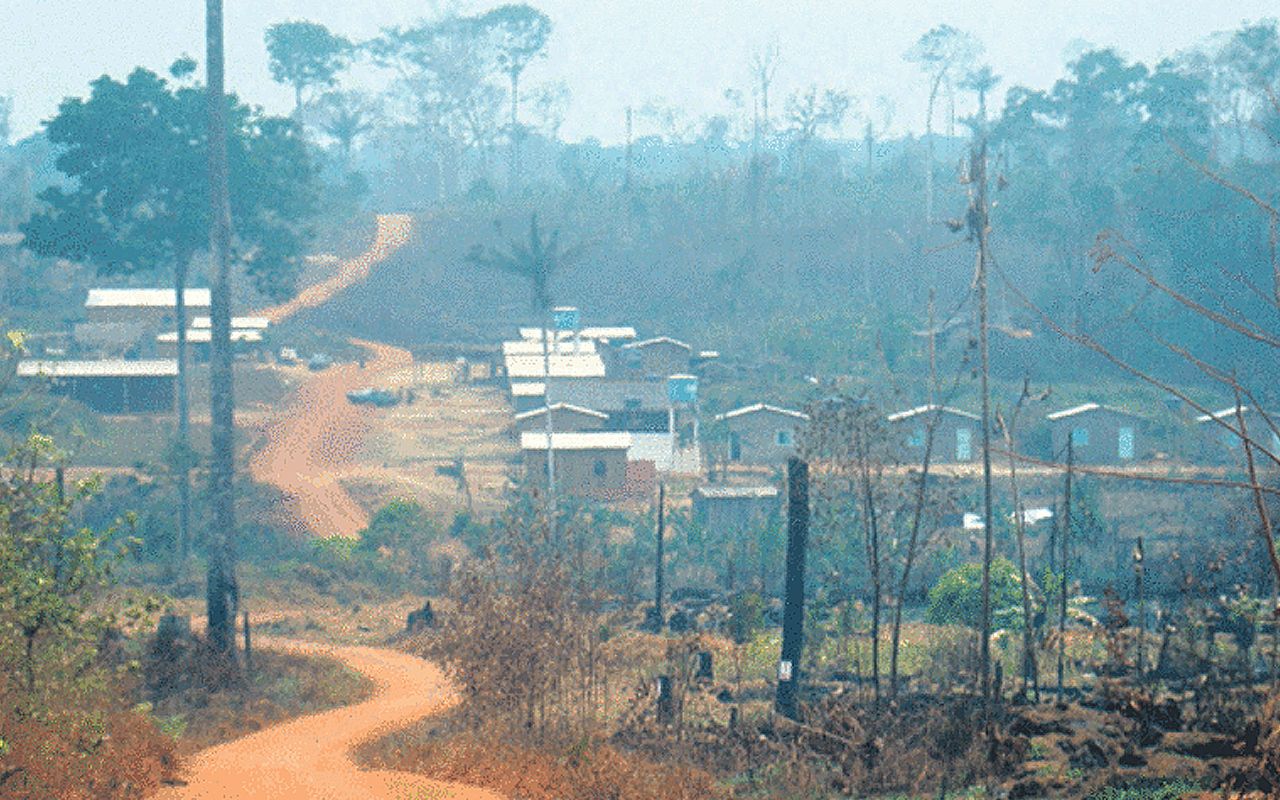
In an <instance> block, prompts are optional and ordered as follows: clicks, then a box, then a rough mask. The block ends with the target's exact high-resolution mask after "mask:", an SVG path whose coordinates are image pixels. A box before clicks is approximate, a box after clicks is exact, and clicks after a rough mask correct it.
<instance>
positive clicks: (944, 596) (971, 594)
mask: <svg viewBox="0 0 1280 800" xmlns="http://www.w3.org/2000/svg"><path fill="white" fill-rule="evenodd" d="M991 617H992V620H991V624H992V627H993V628H1012V629H1017V630H1021V628H1022V626H1023V624H1024V620H1023V614H1022V581H1021V580H1020V579H1019V577H1018V568H1017V567H1015V566H1014V565H1013V562H1011V561H1010V560H1009V559H1007V558H997V559H995V560H994V561H992V562H991ZM925 620H926V621H927V622H931V623H933V624H935V625H967V626H969V627H971V628H979V627H981V626H982V565H981V564H962V565H960V566H958V567H955V568H954V569H950V570H948V571H947V572H945V573H944V574H943V575H942V577H941V578H939V579H938V582H937V583H935V584H934V585H933V588H931V589H930V590H929V607H928V609H927V611H926V612H925Z"/></svg>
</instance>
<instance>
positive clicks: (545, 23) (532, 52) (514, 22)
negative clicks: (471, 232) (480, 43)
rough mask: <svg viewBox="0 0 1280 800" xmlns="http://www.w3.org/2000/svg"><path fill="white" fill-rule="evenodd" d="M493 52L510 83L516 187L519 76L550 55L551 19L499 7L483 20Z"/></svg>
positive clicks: (514, 7) (521, 6)
mask: <svg viewBox="0 0 1280 800" xmlns="http://www.w3.org/2000/svg"><path fill="white" fill-rule="evenodd" d="M480 25H481V26H482V27H483V28H484V30H485V32H486V34H487V35H488V39H489V46H490V47H492V48H493V51H494V55H495V58H496V60H497V65H498V69H499V70H500V71H502V72H503V73H505V74H506V76H507V78H508V79H509V80H510V81H511V176H512V183H513V184H514V183H515V182H516V181H517V180H518V179H519V176H520V139H521V137H522V135H523V131H522V130H521V128H520V121H519V117H518V110H519V107H520V75H521V74H522V73H523V72H524V71H525V68H526V67H528V66H529V64H530V63H532V62H533V61H534V60H536V59H538V58H545V57H546V55H547V40H548V39H550V37H551V18H550V17H548V16H547V15H546V14H544V13H542V12H541V11H539V10H538V9H536V8H534V7H533V6H529V5H525V4H523V3H521V4H519V5H505V6H498V7H497V8H495V9H492V10H491V11H488V12H486V13H485V14H484V15H483V16H481V17H480Z"/></svg>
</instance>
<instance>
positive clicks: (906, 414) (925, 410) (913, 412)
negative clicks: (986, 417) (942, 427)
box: [885, 405, 981, 422]
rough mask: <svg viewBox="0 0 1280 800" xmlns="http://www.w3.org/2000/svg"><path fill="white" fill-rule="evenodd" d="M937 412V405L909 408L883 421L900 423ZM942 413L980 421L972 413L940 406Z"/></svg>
mask: <svg viewBox="0 0 1280 800" xmlns="http://www.w3.org/2000/svg"><path fill="white" fill-rule="evenodd" d="M937 410H938V406H937V405H923V406H916V407H915V408H909V409H907V410H906V411H898V412H895V413H893V414H890V415H889V416H887V417H885V419H887V420H888V421H889V422H902V421H903V420H905V419H911V418H912V417H918V416H920V415H921V414H931V413H933V412H934V411H937ZM942 413H944V414H955V415H956V416H958V417H964V418H965V419H971V420H974V421H975V422H976V421H978V420H980V419H981V417H979V416H978V415H977V414H974V413H973V412H970V411H961V410H960V409H958V408H953V407H952V406H942Z"/></svg>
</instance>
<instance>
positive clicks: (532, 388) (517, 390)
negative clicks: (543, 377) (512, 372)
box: [511, 381, 547, 397]
mask: <svg viewBox="0 0 1280 800" xmlns="http://www.w3.org/2000/svg"><path fill="white" fill-rule="evenodd" d="M546 393H547V385H546V384H545V383H543V382H541V381H536V382H535V381H524V382H522V383H513V384H511V396H512V397H542V396H543V395H544V394H546Z"/></svg>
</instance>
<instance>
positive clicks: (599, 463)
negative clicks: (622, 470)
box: [592, 458, 609, 478]
mask: <svg viewBox="0 0 1280 800" xmlns="http://www.w3.org/2000/svg"><path fill="white" fill-rule="evenodd" d="M592 471H593V472H595V474H596V477H597V478H603V477H604V476H605V475H606V474H607V473H608V472H609V465H607V464H605V463H604V459H603V458H597V459H596V465H595V467H594V468H593V469H592Z"/></svg>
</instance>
